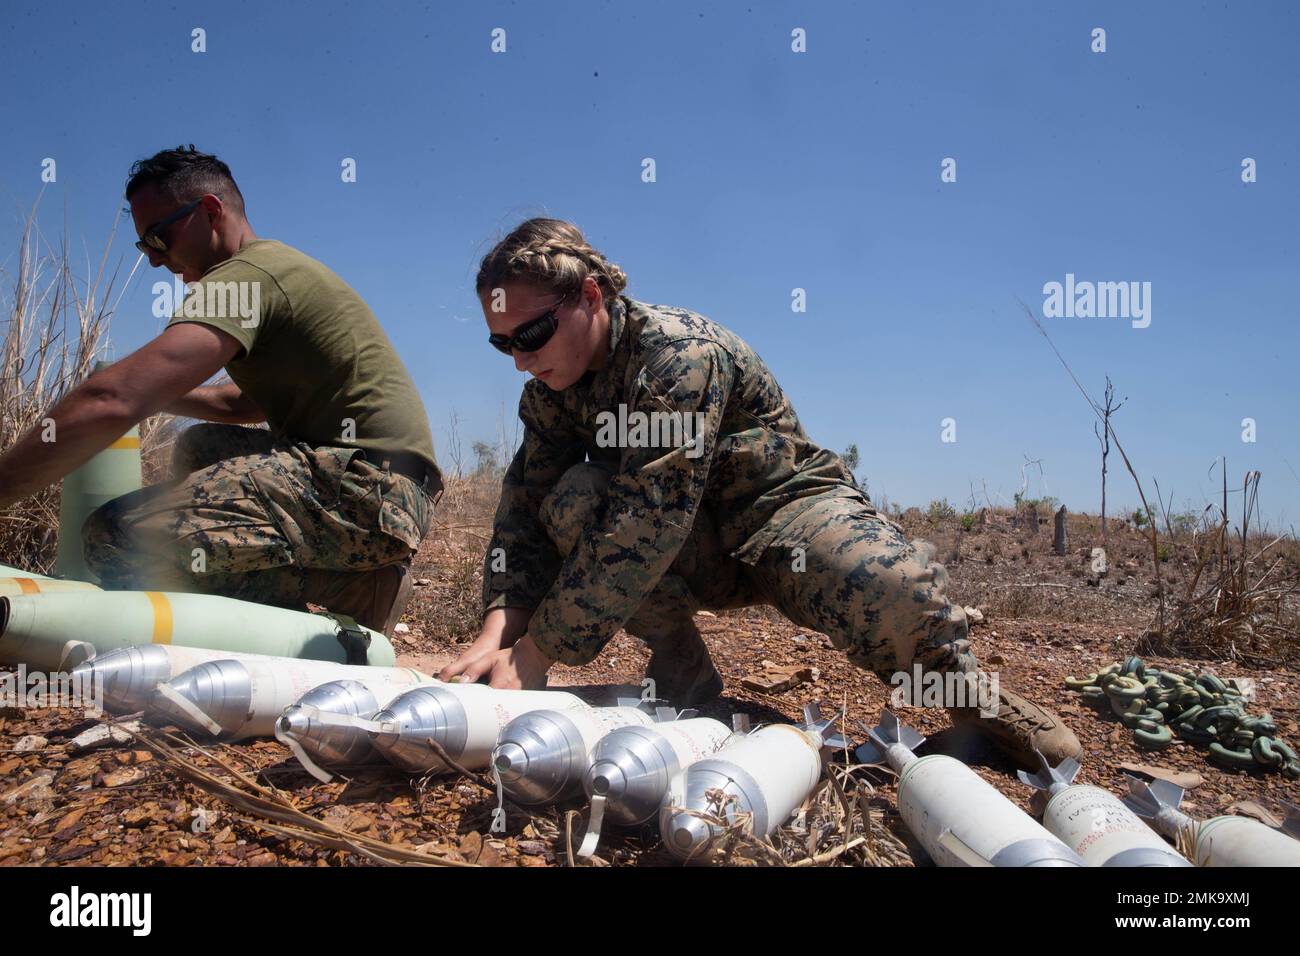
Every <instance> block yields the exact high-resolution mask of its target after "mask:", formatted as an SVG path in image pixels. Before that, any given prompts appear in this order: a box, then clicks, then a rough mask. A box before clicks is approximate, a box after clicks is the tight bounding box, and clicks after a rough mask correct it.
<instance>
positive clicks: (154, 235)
mask: <svg viewBox="0 0 1300 956" xmlns="http://www.w3.org/2000/svg"><path fill="white" fill-rule="evenodd" d="M201 202H203V199H202V198H199V199H196V200H194V202H192V203H190V204H189V205H187V206H181V208H180V209H177V210H176V211H175V212H174V213H172V214H171V215H170V216H168V217H167V218H165V219H159V220H158V221H157V222H155V223H154V224H153V225H152V226H150V227H149V228H148V229H146V230H145V231H144V235H143V236H141V237H140V239H139V241H138V242H136V244H135V247H136V248H137V249H139V250H140V251H141V252H143V253H145V254H146V255H147V254H148V253H150V252H166V251H167V243H166V241H165V240H164V239H163V238H162V237H161V236H159V235H158V231H159V230H160V229H166V228H167V227H168V226H170V225H171V224H172V223H174V222H175V221H176V220H178V219H184V218H185V217H186V216H188V215H189V214H190V213H192V212H193V211H194V210H195V209H197V208H198V207H199V204H200V203H201Z"/></svg>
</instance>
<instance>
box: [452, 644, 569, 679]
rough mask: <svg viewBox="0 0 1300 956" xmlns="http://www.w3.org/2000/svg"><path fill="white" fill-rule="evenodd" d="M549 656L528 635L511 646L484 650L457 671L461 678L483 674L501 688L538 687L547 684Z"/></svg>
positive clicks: (476, 676) (472, 677) (550, 662)
mask: <svg viewBox="0 0 1300 956" xmlns="http://www.w3.org/2000/svg"><path fill="white" fill-rule="evenodd" d="M552 663H553V662H552V661H550V660H548V659H547V658H546V657H545V656H544V655H543V654H542V652H541V651H540V650H538V649H537V645H536V644H534V643H533V639H532V638H531V637H529V636H527V635H524V636H523V637H521V638H520V639H519V640H518V641H516V642H515V644H514V646H513V647H507V648H503V649H502V650H499V651H493V652H491V653H489V654H483V655H481V656H479V657H476V658H475V659H474V660H472V661H470V662H469V663H468V664H467V665H466V666H465V668H464V669H463V670H462V671H461V672H460V673H461V680H464V681H478V680H480V679H482V678H484V677H486V678H487V679H488V683H489V684H491V686H493V687H496V688H499V689H501V690H541V689H542V688H544V687H545V686H546V672H547V671H548V670H550V669H551V664H552Z"/></svg>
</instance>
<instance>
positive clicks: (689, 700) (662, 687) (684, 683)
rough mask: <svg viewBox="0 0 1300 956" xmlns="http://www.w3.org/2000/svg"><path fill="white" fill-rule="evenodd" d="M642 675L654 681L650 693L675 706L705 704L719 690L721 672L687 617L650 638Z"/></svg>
mask: <svg viewBox="0 0 1300 956" xmlns="http://www.w3.org/2000/svg"><path fill="white" fill-rule="evenodd" d="M635 636H636V637H639V638H641V640H643V641H645V642H646V643H647V644H649V645H650V663H649V664H648V665H647V666H646V669H645V676H646V677H647V678H648V679H649V680H652V681H654V695H655V697H657V698H658V699H660V700H666V701H667V702H668V703H670V704H672V705H673V706H674V707H676V708H677V709H679V710H680V709H682V708H683V707H696V706H698V705H700V704H706V703H708V702H709V701H711V700H713V699H714V698H716V697H717V696H718V695H719V694H721V693H722V675H721V674H719V673H718V669H717V668H716V667H714V666H713V658H712V657H710V656H709V648H708V646H707V645H705V643H704V638H702V637H701V636H700V632H699V631H698V630H697V629H696V627H695V622H694V621H691V620H689V619H688V620H686V621H678V622H673V626H672V627H671V630H668V631H665V632H663V633H660V634H657V635H655V637H654V638H653V639H652V640H647V639H646V637H645V636H643V635H641V634H636V635H635Z"/></svg>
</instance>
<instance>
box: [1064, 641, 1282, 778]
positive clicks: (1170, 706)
mask: <svg viewBox="0 0 1300 956" xmlns="http://www.w3.org/2000/svg"><path fill="white" fill-rule="evenodd" d="M1065 685H1066V686H1067V687H1069V688H1072V689H1073V690H1077V691H1082V693H1083V696H1084V698H1085V699H1087V700H1091V701H1093V702H1094V703H1102V702H1105V701H1109V702H1110V706H1111V710H1113V711H1114V712H1115V714H1116V715H1117V716H1118V717H1119V719H1120V722H1121V723H1123V724H1124V726H1125V727H1128V728H1129V729H1130V730H1132V731H1133V738H1134V740H1136V741H1137V743H1138V745H1139V746H1141V747H1146V748H1148V749H1151V750H1159V749H1160V748H1162V747H1167V746H1168V745H1169V744H1170V743H1171V742H1172V741H1173V739H1174V737H1173V735H1174V733H1175V732H1177V734H1178V736H1179V737H1181V738H1182V739H1183V740H1186V741H1188V742H1189V743H1193V744H1199V745H1201V746H1206V745H1209V748H1210V756H1211V758H1212V759H1214V760H1215V761H1217V762H1218V763H1221V764H1223V765H1224V766H1227V767H1235V768H1238V769H1241V770H1250V769H1253V768H1255V767H1273V768H1276V769H1278V770H1281V771H1282V772H1283V773H1284V774H1286V775H1287V776H1288V777H1290V778H1292V779H1295V778H1297V777H1300V758H1297V756H1296V752H1295V751H1294V750H1292V749H1291V747H1290V746H1288V745H1287V743H1286V742H1285V741H1284V740H1282V738H1281V737H1279V736H1278V735H1277V725H1276V724H1275V723H1273V718H1272V716H1271V715H1269V714H1261V715H1260V716H1257V717H1252V716H1251V715H1250V714H1248V713H1247V712H1246V707H1245V702H1244V701H1243V700H1242V697H1241V692H1240V691H1239V690H1237V689H1235V688H1233V687H1229V686H1227V685H1226V684H1224V682H1223V681H1221V680H1220V679H1219V678H1218V677H1215V676H1214V675H1213V674H1205V673H1202V674H1197V673H1195V672H1193V671H1166V670H1160V669H1158V668H1155V667H1147V666H1146V665H1145V664H1144V663H1143V662H1142V658H1140V657H1130V658H1128V659H1127V660H1125V661H1124V662H1123V663H1122V664H1111V665H1110V666H1109V667H1107V668H1106V669H1105V670H1101V671H1098V672H1097V673H1095V674H1089V675H1088V677H1087V678H1086V679H1079V678H1077V677H1067V678H1066V679H1065Z"/></svg>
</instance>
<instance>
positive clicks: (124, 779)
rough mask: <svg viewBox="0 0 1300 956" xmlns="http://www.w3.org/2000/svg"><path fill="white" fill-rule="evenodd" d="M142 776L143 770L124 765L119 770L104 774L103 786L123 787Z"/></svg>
mask: <svg viewBox="0 0 1300 956" xmlns="http://www.w3.org/2000/svg"><path fill="white" fill-rule="evenodd" d="M142 777H144V771H143V770H142V769H140V768H139V767H125V768H123V769H121V770H114V771H113V772H112V773H106V774H104V786H106V787H125V786H126V785H127V784H128V783H135V782H136V781H137V780H139V779H141V778H142Z"/></svg>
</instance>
